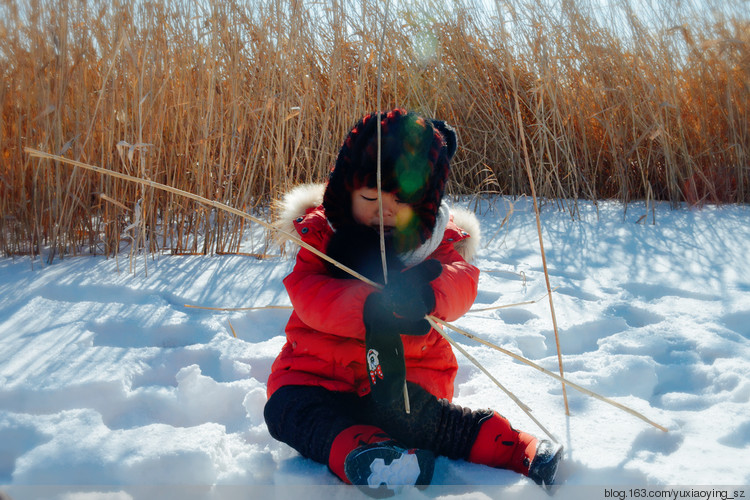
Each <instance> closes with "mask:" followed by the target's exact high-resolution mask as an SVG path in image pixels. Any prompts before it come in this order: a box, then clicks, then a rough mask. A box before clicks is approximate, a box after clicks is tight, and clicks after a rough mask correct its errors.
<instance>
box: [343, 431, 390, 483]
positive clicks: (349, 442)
mask: <svg viewBox="0 0 750 500" xmlns="http://www.w3.org/2000/svg"><path fill="white" fill-rule="evenodd" d="M389 439H391V438H390V437H389V436H388V434H386V433H385V432H383V431H382V430H381V429H380V428H378V427H375V426H372V425H353V426H351V427H348V428H346V429H344V430H343V431H341V432H340V433H339V435H338V436H336V438H335V439H334V440H333V444H331V451H330V453H329V454H328V467H329V468H330V469H331V471H332V472H333V473H334V474H336V475H337V476H338V477H339V479H341V480H342V481H344V482H345V483H346V484H351V482H350V481H349V480H348V479H347V478H346V473H344V462H345V461H346V456H347V455H349V453H351V452H352V451H353V450H355V449H357V448H359V447H360V446H364V445H367V444H372V443H379V442H380V441H388V440H389Z"/></svg>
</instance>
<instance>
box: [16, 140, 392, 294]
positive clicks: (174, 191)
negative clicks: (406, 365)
mask: <svg viewBox="0 0 750 500" xmlns="http://www.w3.org/2000/svg"><path fill="white" fill-rule="evenodd" d="M24 151H26V153H28V154H29V156H32V157H35V158H42V159H48V160H55V161H59V162H61V163H67V164H69V165H73V166H76V167H80V168H83V169H86V170H91V171H93V172H98V173H100V174H104V175H109V176H112V177H116V178H118V179H123V180H126V181H130V182H135V183H137V184H141V185H143V186H148V187H151V188H154V189H160V190H162V191H167V192H169V193H172V194H176V195H179V196H184V197H185V198H190V199H191V200H194V201H197V202H200V203H203V204H205V205H209V206H211V207H214V208H217V209H219V210H224V211H226V212H229V213H231V214H234V215H236V216H238V217H242V218H243V219H247V220H249V221H251V222H255V223H256V224H259V225H261V226H263V227H264V228H266V229H268V230H271V231H275V232H277V233H279V234H281V235H283V236H284V237H286V238H288V239H290V240H292V241H294V242H295V243H297V244H298V245H299V246H301V247H302V248H304V249H306V250H309V251H310V252H312V253H314V254H315V255H316V256H318V257H320V258H321V259H323V260H325V261H326V262H330V263H331V264H333V265H334V266H336V267H338V268H339V269H341V270H342V271H344V272H346V273H349V274H350V275H352V276H354V277H355V278H358V279H359V280H361V281H364V282H365V283H367V284H368V285H371V286H374V287H375V288H382V286H381V285H380V284H378V283H375V282H374V281H372V280H370V279H369V278H366V277H365V276H362V275H361V274H359V273H358V272H356V271H355V270H353V269H350V268H348V267H346V266H345V265H343V264H341V263H339V262H338V261H336V260H335V259H332V258H330V257H329V256H327V255H326V254H324V253H323V252H321V251H320V250H318V249H317V248H315V247H313V246H312V245H309V244H307V243H305V242H304V241H302V240H301V239H300V238H299V237H298V236H296V235H294V234H291V233H290V232H288V231H284V230H283V229H280V228H278V227H275V226H274V225H273V224H270V223H268V222H266V221H264V220H262V219H259V218H257V217H254V216H252V215H250V214H247V213H245V212H243V211H241V210H237V209H236V208H234V207H230V206H229V205H226V204H224V203H220V202H218V201H213V200H209V199H208V198H204V197H203V196H199V195H197V194H193V193H190V192H187V191H183V190H182V189H177V188H173V187H171V186H167V185H165V184H161V183H159V182H155V181H151V180H148V179H142V178H140V177H135V176H132V175H127V174H123V173H120V172H114V171H112V170H107V169H106V168H102V167H97V166H95V165H89V164H87V163H83V162H80V161H76V160H71V159H70V158H65V157H64V156H59V155H53V154H50V153H45V152H44V151H39V150H37V149H33V148H29V147H26V148H24Z"/></svg>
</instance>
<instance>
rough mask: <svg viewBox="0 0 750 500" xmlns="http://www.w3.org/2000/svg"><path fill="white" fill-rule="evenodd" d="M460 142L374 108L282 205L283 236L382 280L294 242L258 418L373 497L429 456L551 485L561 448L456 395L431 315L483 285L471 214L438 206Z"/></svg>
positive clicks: (421, 469) (430, 462) (452, 362)
mask: <svg viewBox="0 0 750 500" xmlns="http://www.w3.org/2000/svg"><path fill="white" fill-rule="evenodd" d="M378 120H380V122H381V191H382V207H383V209H382V210H383V215H382V219H383V220H382V224H383V229H384V239H385V241H386V256H387V259H386V261H387V262H386V264H387V272H386V273H385V276H384V271H383V264H382V261H381V250H380V211H379V203H378V190H377V161H378V160H377V156H378V155H377V149H378V142H377V141H378V139H377V121H378ZM455 151H456V135H455V132H454V131H453V129H451V128H450V127H448V126H447V125H445V124H444V123H443V122H440V121H436V120H429V119H425V118H423V117H420V116H418V115H416V114H413V113H407V112H406V111H404V110H401V109H395V110H393V111H391V112H389V113H387V114H385V113H384V114H376V113H373V114H370V115H368V116H366V117H364V118H363V119H362V120H360V121H359V122H358V123H357V124H356V125H355V126H354V128H353V129H352V130H351V131H350V132H349V134H348V135H347V137H346V140H345V141H344V144H343V145H342V147H341V149H340V151H339V154H338V157H337V160H336V164H335V166H334V169H333V170H332V172H331V174H330V177H329V180H328V183H327V185H326V186H324V187H323V186H320V187H317V186H302V187H299V188H296V189H295V190H293V191H292V192H291V193H289V195H287V197H286V198H285V201H284V206H283V214H282V220H287V221H291V223H292V225H293V227H291V228H289V230H290V231H292V230H296V232H297V233H298V234H299V236H300V237H301V238H302V240H304V241H305V242H306V243H308V244H310V245H312V246H313V247H315V248H317V249H318V250H320V251H322V252H325V253H326V254H327V255H329V256H330V257H333V258H334V259H336V260H337V261H338V262H341V263H342V264H344V265H346V266H348V267H350V268H352V269H354V270H355V271H358V272H360V273H361V274H363V275H365V276H367V277H368V278H370V279H372V280H373V281H376V282H379V283H381V284H385V286H384V288H382V289H376V288H374V287H373V286H371V285H368V284H366V283H364V282H363V281H361V280H358V279H355V278H352V277H351V276H350V275H349V274H347V273H344V272H343V271H340V270H339V269H338V268H336V267H334V266H331V265H329V264H328V263H327V262H326V261H324V260H323V259H321V258H319V257H318V256H316V255H314V254H313V253H312V252H310V251H309V250H307V249H304V248H302V249H300V250H299V253H298V254H297V261H296V264H295V267H294V269H293V271H292V272H291V274H289V276H287V277H286V278H285V279H284V285H285V287H286V289H287V292H288V293H289V297H290V299H291V302H292V305H293V306H294V311H293V313H292V315H291V317H290V319H289V323H288V324H287V327H286V336H287V342H286V344H285V345H284V347H283V349H282V351H281V353H280V354H279V356H278V357H277V358H276V361H275V362H274V364H273V367H272V373H271V375H270V377H269V379H268V396H269V399H268V403H267V404H266V407H265V410H264V414H265V419H266V423H267V425H268V429H269V432H270V433H271V435H272V436H273V437H274V438H275V439H278V440H280V441H283V442H285V443H287V444H289V445H290V446H291V447H293V448H294V449H296V450H297V451H298V452H299V453H300V454H302V455H303V456H305V457H309V458H312V459H313V460H315V461H317V462H320V463H324V464H327V465H328V467H329V468H330V470H331V471H332V472H333V473H334V474H336V475H337V476H338V477H339V478H340V479H341V480H342V481H344V482H345V483H351V484H357V485H362V486H363V490H364V491H365V492H367V493H369V494H371V495H373V496H385V495H390V494H393V490H394V488H395V487H396V486H397V485H404V484H409V485H414V484H416V485H427V484H429V483H430V480H431V478H432V474H433V469H434V456H435V455H443V456H447V457H449V458H452V459H465V460H468V461H470V462H474V463H479V464H485V465H489V466H491V467H501V468H507V469H511V470H513V471H516V472H519V473H521V474H525V475H527V476H528V477H530V478H531V479H533V480H534V481H535V482H537V483H538V484H542V485H550V484H552V482H553V481H554V477H555V473H556V470H557V464H558V462H559V460H560V458H561V456H562V448H561V447H560V446H559V445H554V444H552V443H551V442H549V441H546V440H537V439H536V438H535V437H533V436H531V435H529V434H527V433H525V432H520V431H517V430H515V429H513V428H512V427H511V425H510V423H509V422H508V420H506V419H505V418H504V417H502V416H501V415H500V414H498V413H496V412H494V411H491V410H474V411H471V410H469V409H466V408H462V407H460V406H458V405H455V404H452V403H451V399H452V397H453V382H454V379H455V376H456V371H457V369H458V366H457V363H456V358H455V356H454V355H453V351H452V349H451V346H450V344H449V343H448V342H447V341H446V340H445V339H444V338H442V336H441V335H440V333H438V332H437V331H435V330H434V329H432V328H431V327H430V324H429V323H428V322H427V320H426V319H425V316H427V315H433V316H436V317H438V318H441V319H444V320H446V321H454V320H456V319H458V318H460V317H461V316H462V315H463V314H464V313H465V312H466V311H467V310H468V309H469V308H470V307H471V305H472V304H473V302H474V299H475V298H476V294H477V283H478V280H479V270H478V269H477V268H476V267H474V266H472V265H470V264H469V263H468V262H467V261H468V260H471V258H472V256H473V254H474V252H475V250H476V248H477V247H478V244H479V239H478V238H479V234H478V233H479V227H478V222H477V220H476V218H475V217H474V215H473V214H472V213H470V212H468V211H456V212H454V213H451V210H450V209H449V208H448V206H447V205H446V204H445V203H444V202H443V201H442V197H443V192H444V188H445V183H446V182H447V180H448V174H449V170H450V160H451V158H452V156H453V154H454V153H455ZM321 189H324V191H322V192H321ZM321 202H322V203H321ZM470 233H471V234H470ZM404 379H405V381H406V382H405V384H406V387H408V401H409V406H410V412H409V413H407V412H406V411H405V398H404V391H405V389H404Z"/></svg>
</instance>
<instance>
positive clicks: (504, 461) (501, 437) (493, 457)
mask: <svg viewBox="0 0 750 500" xmlns="http://www.w3.org/2000/svg"><path fill="white" fill-rule="evenodd" d="M536 444H537V439H536V438H535V437H534V436H532V435H531V434H527V433H525V432H520V431H517V430H515V429H514V428H513V427H511V425H510V422H508V419H506V418H505V417H503V416H502V415H500V414H499V413H497V412H495V413H494V414H493V415H492V416H491V417H490V418H489V419H487V420H485V421H484V423H483V424H482V427H480V428H479V433H478V434H477V439H476V441H474V444H473V445H472V447H471V451H470V452H469V458H468V460H469V462H472V463H475V464H483V465H489V466H490V467H496V468H500V469H510V470H512V471H514V472H519V473H521V474H524V475H527V474H528V473H529V465H531V460H532V459H533V458H534V454H535V453H536Z"/></svg>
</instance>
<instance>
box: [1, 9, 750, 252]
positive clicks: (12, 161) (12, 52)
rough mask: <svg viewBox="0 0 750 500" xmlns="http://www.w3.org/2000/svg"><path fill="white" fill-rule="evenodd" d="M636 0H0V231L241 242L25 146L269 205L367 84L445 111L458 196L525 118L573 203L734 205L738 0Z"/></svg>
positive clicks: (182, 204) (742, 37) (85, 243)
mask: <svg viewBox="0 0 750 500" xmlns="http://www.w3.org/2000/svg"><path fill="white" fill-rule="evenodd" d="M636 2H637V0H626V1H623V2H616V3H615V2H613V3H612V5H610V6H607V5H604V4H602V3H601V2H599V1H597V0H581V1H577V2H573V1H570V0H562V1H557V2H547V1H542V0H524V1H521V0H508V1H504V2H495V3H492V2H480V1H478V0H477V1H475V2H472V1H471V0H456V1H454V2H442V1H438V0H423V1H419V2H411V3H408V2H407V3H404V2H393V1H391V2H390V5H387V3H384V2H382V1H376V0H358V1H356V2H355V1H344V0H333V1H332V2H316V1H303V0H297V1H294V0H289V1H281V0H252V1H251V0H246V1H244V2H243V1H240V0H222V1H219V0H204V1H189V0H163V1H160V2H150V1H142V0H134V1H133V2H130V3H122V2H119V1H115V2H109V1H106V2H105V1H103V0H76V1H69V0H19V1H9V0H6V1H5V2H4V3H3V4H2V6H0V75H2V81H1V83H0V107H1V108H2V115H1V118H0V213H1V214H2V218H1V219H0V247H2V251H3V252H4V253H5V254H27V253H34V254H35V253H39V252H40V251H42V249H49V258H50V259H51V258H53V257H54V256H55V255H63V254H71V253H72V254H75V253H77V252H81V251H90V252H96V253H104V254H106V255H113V254H115V253H117V252H118V251H120V250H121V249H122V248H124V247H125V244H126V243H129V244H130V245H131V246H130V248H131V249H147V250H150V251H156V250H162V251H163V250H168V251H172V252H175V253H181V252H191V253H192V252H198V253H210V252H236V251H240V250H241V247H240V236H241V234H242V229H243V227H242V223H241V222H240V221H239V220H237V219H236V218H234V217H231V218H230V217H228V216H226V215H225V214H223V213H220V212H215V211H213V210H211V209H210V208H209V207H203V206H200V205H197V204H196V203H194V202H192V201H186V200H183V199H179V198H177V197H175V196H174V195H170V194H164V193H161V192H156V191H154V190H152V189H146V188H142V187H139V186H135V185H131V184H126V183H124V182H122V181H118V180H113V179H110V178H107V177H103V176H100V175H96V174H89V173H83V172H79V171H77V170H75V169H71V168H69V167H68V166H64V165H58V164H55V163H54V162H49V161H41V160H38V159H31V158H29V157H28V156H27V155H25V154H24V152H23V147H25V146H30V147H34V148H38V149H42V150H45V151H49V152H51V153H56V154H61V155H65V156H67V157H71V158H74V159H77V160H80V161H83V162H87V163H92V164H96V165H100V166H103V167H106V168H109V169H112V170H118V171H123V172H126V173H129V174H135V175H139V176H142V177H145V178H148V179H151V180H154V181H157V182H161V183H164V184H169V185H171V186H174V187H177V188H180V189H183V190H188V191H191V192H194V193H196V194H198V195H200V196H203V197H206V198H209V199H213V200H217V201H220V202H223V203H227V204H229V205H232V206H235V207H238V208H241V209H243V210H247V211H262V210H265V209H266V208H267V207H269V206H270V205H269V202H270V201H271V200H273V199H275V198H278V197H279V195H280V194H281V193H282V192H284V191H286V190H288V189H289V188H290V187H291V186H292V185H295V184H298V183H302V182H310V181H322V180H324V179H325V176H326V174H327V172H328V171H329V169H330V167H331V165H332V162H333V159H334V158H335V155H336V152H337V150H338V148H339V146H340V142H341V140H342V138H343V137H344V135H345V133H346V132H347V130H348V128H349V127H350V126H351V125H352V124H353V123H354V122H355V121H356V120H357V119H358V118H359V117H361V116H362V115H363V114H365V113H367V112H369V111H372V110H373V109H375V107H376V103H377V102H378V101H377V98H378V95H377V93H378V92H377V89H378V88H380V89H381V96H380V98H381V103H382V104H381V106H382V107H383V108H384V109H386V108H392V107H395V106H403V107H406V108H409V109H415V110H418V111H421V112H423V113H425V114H427V115H430V116H435V117H440V118H442V119H445V120H447V121H448V122H450V123H452V124H453V125H454V126H455V127H456V128H457V130H458V133H459V136H460V144H461V147H460V148H459V152H458V154H457V156H456V159H455V165H454V174H453V181H452V183H451V185H450V186H449V190H450V191H451V192H452V193H473V194H482V193H503V194H508V195H522V194H525V193H527V192H528V186H529V182H528V177H527V175H526V171H525V169H524V161H523V160H524V159H523V157H522V153H521V148H520V137H521V134H522V133H523V134H525V137H526V139H527V143H528V145H529V154H530V156H531V164H532V167H533V175H534V177H535V179H534V182H535V184H536V189H537V192H538V194H539V195H540V196H542V197H545V198H549V199H555V200H558V203H560V204H561V206H563V207H566V208H567V209H569V210H570V212H571V214H572V215H573V216H574V215H575V212H576V200H578V199H589V200H597V199H603V198H615V199H619V200H622V201H623V202H625V203H626V204H627V202H630V201H631V200H636V199H638V200H642V199H645V200H648V201H652V200H668V201H670V202H672V203H675V204H677V203H680V202H683V201H687V202H689V203H692V204H702V203H745V202H748V201H749V200H750V182H749V181H748V177H749V176H750V160H749V154H750V130H749V125H748V119H749V116H748V113H749V112H750V23H749V19H750V15H749V14H748V11H747V8H746V7H747V2H746V1H743V0H722V1H720V0H707V1H706V2H700V3H699V4H695V5H693V4H691V3H690V2H680V3H679V8H677V7H674V6H675V5H678V3H668V4H669V6H656V7H641V6H640V3H636ZM670 6H671V7H670ZM386 14H387V15H386ZM384 33H385V38H382V37H383V34H384ZM381 38H382V39H383V40H384V44H383V50H382V51H378V47H379V44H380V43H379V42H380V40H381ZM378 63H380V67H381V70H380V72H379V71H378ZM516 95H517V96H518V97H519V102H520V106H521V110H520V111H521V115H522V117H523V130H521V129H519V127H518V125H517V122H516V121H515V119H514V118H515V116H516V111H517V110H516V109H515V107H514V97H515V96H516ZM626 206H627V205H626Z"/></svg>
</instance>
